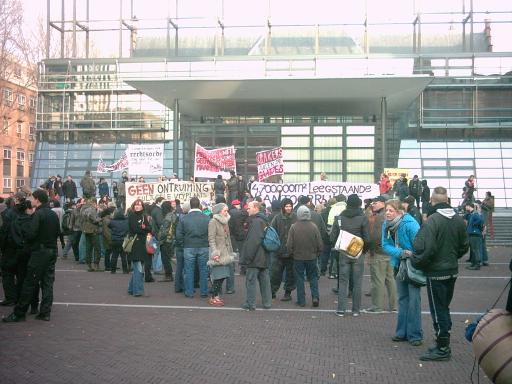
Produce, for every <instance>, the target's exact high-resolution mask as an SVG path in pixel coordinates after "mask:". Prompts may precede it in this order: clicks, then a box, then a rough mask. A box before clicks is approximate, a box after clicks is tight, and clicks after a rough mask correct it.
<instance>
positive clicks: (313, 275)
mask: <svg viewBox="0 0 512 384" xmlns="http://www.w3.org/2000/svg"><path fill="white" fill-rule="evenodd" d="M293 266H294V269H295V283H296V286H297V304H299V305H304V304H306V293H305V292H304V271H306V275H307V277H308V281H309V288H310V289H311V299H313V300H314V299H317V300H318V298H319V296H320V295H319V293H318V268H317V265H316V260H295V261H294V262H293Z"/></svg>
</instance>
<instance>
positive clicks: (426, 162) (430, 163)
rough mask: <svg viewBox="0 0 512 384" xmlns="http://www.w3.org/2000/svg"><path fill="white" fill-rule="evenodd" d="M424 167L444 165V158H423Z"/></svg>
mask: <svg viewBox="0 0 512 384" xmlns="http://www.w3.org/2000/svg"><path fill="white" fill-rule="evenodd" d="M423 166H424V167H446V160H423Z"/></svg>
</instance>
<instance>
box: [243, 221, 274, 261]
mask: <svg viewBox="0 0 512 384" xmlns="http://www.w3.org/2000/svg"><path fill="white" fill-rule="evenodd" d="M267 225H268V224H267V219H266V217H265V215H264V214H263V213H261V212H258V213H257V214H256V215H254V216H250V217H249V231H248V232H247V238H246V240H245V243H244V247H243V249H242V255H241V257H240V264H241V265H245V266H246V267H248V268H268V267H269V265H270V254H269V253H268V252H267V251H265V249H263V246H262V245H261V240H262V239H263V231H264V229H265V227H266V226H267Z"/></svg>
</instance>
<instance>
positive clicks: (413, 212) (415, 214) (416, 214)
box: [407, 205, 423, 227]
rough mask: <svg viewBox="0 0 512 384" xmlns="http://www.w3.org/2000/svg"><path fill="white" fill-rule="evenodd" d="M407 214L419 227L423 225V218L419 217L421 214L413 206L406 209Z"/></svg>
mask: <svg viewBox="0 0 512 384" xmlns="http://www.w3.org/2000/svg"><path fill="white" fill-rule="evenodd" d="M407 213H408V214H409V215H411V216H412V217H413V218H414V219H415V220H416V221H417V222H418V224H419V225H420V227H421V225H422V224H423V218H422V217H421V213H420V210H419V209H418V207H416V206H415V205H411V206H409V207H408V209H407Z"/></svg>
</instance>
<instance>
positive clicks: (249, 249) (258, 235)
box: [240, 201, 293, 311]
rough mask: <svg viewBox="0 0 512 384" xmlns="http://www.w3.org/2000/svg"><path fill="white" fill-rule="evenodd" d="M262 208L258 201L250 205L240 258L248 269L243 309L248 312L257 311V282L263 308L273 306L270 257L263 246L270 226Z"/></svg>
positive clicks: (241, 262)
mask: <svg viewBox="0 0 512 384" xmlns="http://www.w3.org/2000/svg"><path fill="white" fill-rule="evenodd" d="M260 208H261V203H260V202H258V201H251V202H250V203H249V204H248V207H247V213H248V214H249V230H248V232H247V238H246V240H245V243H244V248H243V251H242V255H241V258H240V264H241V265H244V266H245V267H246V275H245V288H246V299H245V303H244V304H242V308H243V309H245V310H247V311H254V310H255V309H256V280H258V282H259V285H260V292H261V301H262V304H263V308H265V309H269V308H270V307H271V306H272V291H271V288H270V277H269V273H268V266H269V263H270V255H269V253H268V252H267V251H266V250H265V249H264V248H263V245H262V238H263V237H264V231H265V227H266V226H267V225H268V224H267V219H266V217H265V215H264V214H263V213H262V212H260ZM285 246H286V245H285ZM292 273H293V271H292Z"/></svg>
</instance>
